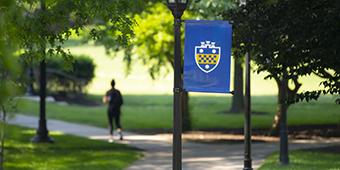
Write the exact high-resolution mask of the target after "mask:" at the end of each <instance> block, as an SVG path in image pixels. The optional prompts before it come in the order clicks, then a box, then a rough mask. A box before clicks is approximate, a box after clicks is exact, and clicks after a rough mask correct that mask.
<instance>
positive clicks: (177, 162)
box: [172, 15, 183, 170]
mask: <svg viewBox="0 0 340 170" xmlns="http://www.w3.org/2000/svg"><path fill="white" fill-rule="evenodd" d="M176 16H177V15H174V17H175V20H174V34H175V51H174V52H175V59H174V108H173V150H172V155H173V156H172V159H173V160H172V169H173V170H181V169H182V106H181V105H182V101H181V99H182V91H183V88H182V76H181V74H182V64H181V63H182V57H181V32H180V31H181V30H180V28H181V19H180V17H176Z"/></svg>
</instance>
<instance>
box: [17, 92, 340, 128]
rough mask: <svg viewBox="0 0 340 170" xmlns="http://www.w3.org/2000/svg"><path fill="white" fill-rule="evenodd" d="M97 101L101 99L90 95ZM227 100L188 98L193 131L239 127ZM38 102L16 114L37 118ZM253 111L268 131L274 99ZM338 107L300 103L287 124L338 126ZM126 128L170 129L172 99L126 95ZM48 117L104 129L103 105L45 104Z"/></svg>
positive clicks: (257, 101)
mask: <svg viewBox="0 0 340 170" xmlns="http://www.w3.org/2000/svg"><path fill="white" fill-rule="evenodd" d="M92 98H93V99H95V100H98V101H100V96H92ZM230 101H231V98H230V97H226V96H197V95H194V96H191V97H190V109H191V114H192V115H191V117H192V123H193V128H194V129H196V130H197V129H213V128H242V127H243V119H244V115H243V114H242V113H240V114H231V113H225V112H226V111H227V110H228V109H229V108H230ZM38 110H39V105H38V102H34V101H26V100H22V99H21V100H19V102H18V105H17V110H16V111H15V112H17V113H22V114H27V115H35V116H38ZM252 110H253V111H255V112H261V114H254V115H253V116H252V126H253V128H269V127H270V126H271V123H272V119H273V115H274V114H275V111H276V97H274V96H255V97H253V98H252ZM339 110H340V105H337V104H335V103H334V97H331V96H324V97H322V98H320V100H319V101H317V102H310V103H299V104H296V105H293V106H291V107H290V108H289V110H288V124H289V125H310V124H340V111H339ZM122 112H123V114H122V123H123V127H124V128H125V129H171V127H172V96H170V95H125V96H124V106H123V108H122ZM47 117H48V118H53V119H60V120H65V121H69V122H79V123H84V124H90V125H95V126H99V127H106V126H107V117H106V106H104V105H102V106H97V107H85V106H79V105H65V106H64V105H58V104H56V103H47Z"/></svg>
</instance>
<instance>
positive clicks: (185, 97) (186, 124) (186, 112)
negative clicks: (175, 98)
mask: <svg viewBox="0 0 340 170" xmlns="http://www.w3.org/2000/svg"><path fill="white" fill-rule="evenodd" d="M182 109H183V114H182V120H183V122H182V123H183V124H182V125H183V132H185V131H190V130H192V126H191V116H190V108H189V93H188V92H186V91H183V93H182Z"/></svg>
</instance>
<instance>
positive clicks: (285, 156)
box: [280, 70, 289, 165]
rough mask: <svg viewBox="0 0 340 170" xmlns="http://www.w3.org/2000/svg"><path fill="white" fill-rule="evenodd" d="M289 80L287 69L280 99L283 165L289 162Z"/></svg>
mask: <svg viewBox="0 0 340 170" xmlns="http://www.w3.org/2000/svg"><path fill="white" fill-rule="evenodd" d="M287 83H288V80H287V73H286V70H284V72H283V81H282V85H281V86H280V88H282V89H281V91H282V95H281V99H280V110H281V119H280V163H281V164H282V165H287V164H289V158H288V134H287V104H286V99H287V90H288V84H287Z"/></svg>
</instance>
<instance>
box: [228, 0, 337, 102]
mask: <svg viewBox="0 0 340 170" xmlns="http://www.w3.org/2000/svg"><path fill="white" fill-rule="evenodd" d="M339 4H340V3H339V2H338V1H335V0H321V1H316V0H315V1H309V0H302V1H298V2H297V1H292V0H277V1H269V0H259V1H249V2H248V3H247V5H246V6H244V8H242V9H239V10H237V11H234V13H233V14H231V16H233V20H234V22H235V23H234V25H235V29H237V30H238V31H239V35H240V36H238V37H236V40H235V41H239V42H243V43H238V44H240V48H241V49H243V50H247V49H248V50H250V49H252V51H253V55H254V57H253V60H254V61H255V62H256V64H257V71H258V72H268V73H269V74H268V76H267V78H273V79H275V80H276V81H280V80H282V78H283V77H284V75H285V74H286V75H285V76H286V77H285V79H287V80H288V79H290V80H292V82H293V83H294V85H295V87H294V88H293V89H292V90H290V91H289V92H290V93H288V95H289V94H292V95H289V97H290V98H291V99H294V101H299V100H302V99H306V100H310V99H317V97H318V96H319V95H320V93H324V94H327V93H331V94H334V93H337V94H339V92H340V91H339V90H340V86H339V78H340V70H339V67H338V66H339V65H340V58H339V56H338V55H339V49H340V44H339V41H340V36H339V28H340V27H339V22H338V21H339V19H340V14H339V12H338V11H339V6H340V5H339ZM330 61H331V62H330ZM312 73H315V74H317V75H319V76H321V77H322V78H325V79H324V81H322V82H321V84H322V85H323V89H322V90H316V91H311V92H306V93H303V94H301V95H300V96H299V97H297V96H296V95H294V94H295V93H296V92H297V90H298V89H299V87H300V86H301V84H300V83H299V82H298V78H299V77H301V76H308V75H310V74H312Z"/></svg>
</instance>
